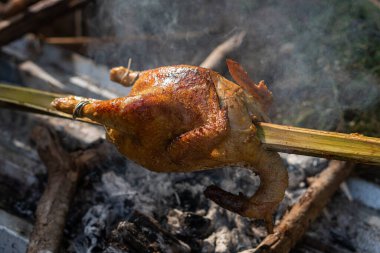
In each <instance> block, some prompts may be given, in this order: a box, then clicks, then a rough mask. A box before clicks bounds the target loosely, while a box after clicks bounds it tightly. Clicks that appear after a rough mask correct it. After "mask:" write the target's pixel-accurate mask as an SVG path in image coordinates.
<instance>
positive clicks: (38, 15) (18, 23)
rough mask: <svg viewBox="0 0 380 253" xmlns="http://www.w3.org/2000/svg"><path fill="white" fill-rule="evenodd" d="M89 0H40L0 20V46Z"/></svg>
mask: <svg viewBox="0 0 380 253" xmlns="http://www.w3.org/2000/svg"><path fill="white" fill-rule="evenodd" d="M89 2H90V1H89V0H41V1H39V2H37V3H36V4H33V5H32V6H30V7H29V8H28V9H27V11H25V13H22V14H20V15H17V16H14V17H12V18H10V19H9V20H4V21H1V22H0V46H3V45H5V44H8V43H9V42H11V41H13V40H15V39H17V38H19V37H21V36H22V35H24V34H25V33H28V32H32V31H34V30H36V29H38V28H39V27H41V26H44V25H47V24H49V23H50V22H51V21H52V20H53V19H55V18H57V17H59V16H60V15H62V14H65V13H67V12H70V11H73V10H75V9H77V8H79V7H82V6H84V5H85V4H87V3H89Z"/></svg>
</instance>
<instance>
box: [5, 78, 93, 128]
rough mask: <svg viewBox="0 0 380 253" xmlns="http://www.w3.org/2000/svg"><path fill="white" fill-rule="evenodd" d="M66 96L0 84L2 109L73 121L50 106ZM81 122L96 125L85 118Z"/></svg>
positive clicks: (67, 115) (69, 116)
mask: <svg viewBox="0 0 380 253" xmlns="http://www.w3.org/2000/svg"><path fill="white" fill-rule="evenodd" d="M66 96H69V95H67V94H59V93H53V92H47V91H41V90H36V89H32V88H27V87H20V86H14V85H8V84H3V83H0V102H3V103H1V104H0V108H1V107H7V108H9V107H11V108H14V109H20V110H26V111H30V112H35V113H40V114H47V115H50V116H55V117H61V118H68V119H72V115H70V114H67V113H64V112H60V111H57V110H56V109H55V108H53V107H52V106H51V105H50V103H51V102H52V101H53V100H54V99H55V98H59V97H66ZM79 120H81V121H84V122H88V123H92V124H95V123H94V122H93V121H91V120H89V119H85V118H83V119H79Z"/></svg>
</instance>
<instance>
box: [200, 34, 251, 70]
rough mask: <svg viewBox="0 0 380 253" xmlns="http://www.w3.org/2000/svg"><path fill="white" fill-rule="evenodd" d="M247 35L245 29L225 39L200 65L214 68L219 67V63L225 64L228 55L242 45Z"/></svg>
mask: <svg viewBox="0 0 380 253" xmlns="http://www.w3.org/2000/svg"><path fill="white" fill-rule="evenodd" d="M245 35H246V32H244V31H243V32H240V33H237V34H235V35H233V36H232V37H231V38H229V39H228V40H226V41H224V42H223V43H222V44H220V45H219V46H217V47H216V48H215V49H214V50H213V51H212V52H211V53H210V54H209V55H208V56H207V58H206V59H205V60H204V61H203V62H202V63H201V64H200V65H199V66H201V67H203V68H209V69H214V70H216V69H218V66H219V65H222V64H224V61H225V60H226V57H227V56H228V55H229V54H230V53H231V52H233V51H235V50H236V49H238V48H239V47H240V45H241V44H242V42H243V39H244V37H245Z"/></svg>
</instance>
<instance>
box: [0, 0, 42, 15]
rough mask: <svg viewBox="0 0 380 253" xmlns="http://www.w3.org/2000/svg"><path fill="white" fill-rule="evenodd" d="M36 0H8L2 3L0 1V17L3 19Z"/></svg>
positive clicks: (20, 10)
mask: <svg viewBox="0 0 380 253" xmlns="http://www.w3.org/2000/svg"><path fill="white" fill-rule="evenodd" d="M37 1H38V0H9V1H8V2H6V3H4V4H3V3H0V18H2V19H5V18H9V17H11V16H14V15H16V14H18V13H20V12H22V11H24V10H25V9H26V8H28V6H29V5H32V4H33V3H35V2H37Z"/></svg>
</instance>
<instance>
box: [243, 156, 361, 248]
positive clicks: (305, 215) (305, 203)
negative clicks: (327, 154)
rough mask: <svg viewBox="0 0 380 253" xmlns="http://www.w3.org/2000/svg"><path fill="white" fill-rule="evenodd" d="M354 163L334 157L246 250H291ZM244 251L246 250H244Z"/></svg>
mask: <svg viewBox="0 0 380 253" xmlns="http://www.w3.org/2000/svg"><path fill="white" fill-rule="evenodd" d="M353 167H354V165H353V164H352V163H346V162H340V161H331V162H330V164H329V166H328V168H327V169H325V170H324V171H323V172H322V173H321V174H320V175H319V177H318V178H317V179H316V180H315V181H314V182H313V183H312V185H311V186H310V187H309V188H308V189H307V191H306V192H305V193H304V195H303V196H302V197H301V199H300V200H299V201H298V202H297V203H296V204H295V205H294V206H293V207H292V209H291V210H290V212H289V213H287V214H286V215H285V217H284V218H283V219H282V220H281V222H280V224H279V225H278V226H277V227H276V228H275V233H274V234H270V235H268V236H267V237H266V238H265V239H264V240H263V241H262V242H261V243H260V245H259V246H258V247H257V248H256V249H252V250H247V251H244V253H258V252H260V253H263V252H281V253H282V252H289V251H290V249H291V248H292V247H294V245H295V244H296V242H297V241H298V240H299V239H300V238H301V237H302V236H303V234H304V233H305V232H306V230H307V228H308V227H309V225H310V223H311V222H312V221H313V220H315V219H316V218H317V217H318V215H319V214H320V212H321V211H322V209H323V208H324V207H325V205H326V204H327V203H328V201H329V199H330V198H331V196H332V195H333V194H334V192H335V191H336V190H337V189H338V188H339V185H340V184H341V183H342V182H343V181H344V180H345V179H346V178H347V177H348V176H349V175H350V173H351V171H352V169H353ZM242 253H243V252H242Z"/></svg>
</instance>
